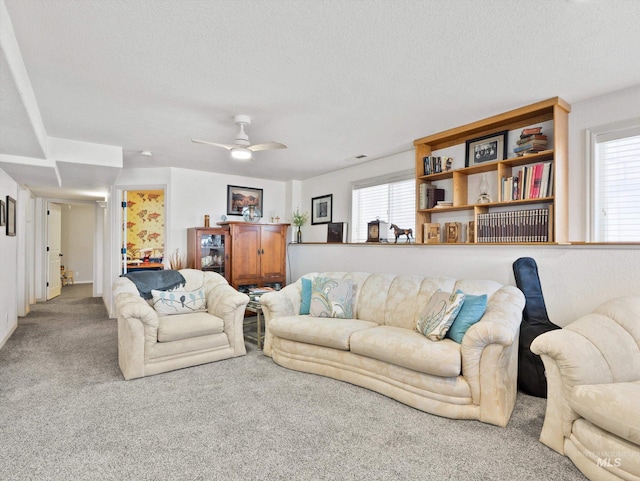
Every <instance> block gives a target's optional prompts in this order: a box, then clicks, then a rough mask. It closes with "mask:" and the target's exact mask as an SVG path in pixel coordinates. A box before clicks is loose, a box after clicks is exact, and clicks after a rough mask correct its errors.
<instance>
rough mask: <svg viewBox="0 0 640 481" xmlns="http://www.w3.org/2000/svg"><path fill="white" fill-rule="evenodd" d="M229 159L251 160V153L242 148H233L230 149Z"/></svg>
mask: <svg viewBox="0 0 640 481" xmlns="http://www.w3.org/2000/svg"><path fill="white" fill-rule="evenodd" d="M231 157H233V158H234V159H236V160H249V159H251V151H250V150H249V149H245V148H244V147H234V148H233V149H231Z"/></svg>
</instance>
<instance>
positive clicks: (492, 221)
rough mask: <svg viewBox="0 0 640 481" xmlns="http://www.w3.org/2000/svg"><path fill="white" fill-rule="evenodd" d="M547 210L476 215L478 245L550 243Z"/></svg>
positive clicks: (549, 223) (548, 214)
mask: <svg viewBox="0 0 640 481" xmlns="http://www.w3.org/2000/svg"><path fill="white" fill-rule="evenodd" d="M549 217H550V212H549V208H548V207H546V208H540V209H529V210H514V211H510V212H489V213H486V214H478V239H477V242H479V243H486V242H499V243H506V242H551V241H552V240H553V239H552V237H551V233H550V230H549V226H550V225H551V222H550V219H549Z"/></svg>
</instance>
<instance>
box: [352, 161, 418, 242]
mask: <svg viewBox="0 0 640 481" xmlns="http://www.w3.org/2000/svg"><path fill="white" fill-rule="evenodd" d="M415 176H416V173H415V170H414V169H407V170H401V171H398V172H393V173H389V174H384V175H380V176H376V177H370V178H367V179H360V180H354V181H353V182H351V199H350V203H349V219H350V221H351V224H352V225H351V228H350V229H349V242H351V243H361V242H359V241H356V240H355V238H356V225H355V223H354V222H353V216H354V212H353V192H354V191H355V190H357V189H364V188H367V187H374V186H377V185H383V184H392V183H394V182H404V181H408V180H412V181H413V182H414V188H415ZM412 212H413V215H414V221H413V222H414V223H415V193H414V208H413V210H412ZM372 220H373V219H372ZM365 241H366V236H365Z"/></svg>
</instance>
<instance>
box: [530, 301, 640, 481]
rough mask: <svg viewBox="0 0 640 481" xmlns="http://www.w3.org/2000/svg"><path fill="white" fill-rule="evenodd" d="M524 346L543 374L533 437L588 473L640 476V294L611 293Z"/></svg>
mask: <svg viewBox="0 0 640 481" xmlns="http://www.w3.org/2000/svg"><path fill="white" fill-rule="evenodd" d="M531 350H532V351H533V352H534V353H536V354H539V355H540V356H541V357H542V361H543V362H544V366H545V371H546V375H547V386H548V389H547V412H546V415H545V419H544V425H543V427H542V433H541V434H540V441H542V442H543V443H544V444H546V445H547V446H549V447H551V448H552V449H554V450H556V451H558V452H559V453H561V454H564V455H566V456H567V457H569V458H570V459H571V460H572V461H573V463H574V464H575V465H576V466H577V467H578V469H580V471H582V473H584V475H585V476H587V477H588V478H589V479H592V480H598V481H601V480H602V481H608V480H621V479H624V480H636V481H637V480H640V297H626V298H618V299H614V300H611V301H609V302H607V303H605V304H603V305H602V306H600V307H599V308H598V309H596V310H595V311H594V312H593V313H591V314H588V315H586V316H584V317H581V318H580V319H578V320H576V321H574V322H572V323H571V324H569V325H567V326H566V327H564V328H563V329H560V330H555V331H551V332H547V333H544V334H542V335H540V336H538V337H537V338H536V339H535V340H534V341H533V343H532V344H531Z"/></svg>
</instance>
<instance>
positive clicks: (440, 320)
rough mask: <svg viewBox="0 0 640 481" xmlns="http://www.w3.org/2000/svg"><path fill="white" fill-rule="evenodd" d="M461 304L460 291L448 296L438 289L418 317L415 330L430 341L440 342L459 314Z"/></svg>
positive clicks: (461, 293)
mask: <svg viewBox="0 0 640 481" xmlns="http://www.w3.org/2000/svg"><path fill="white" fill-rule="evenodd" d="M463 302H464V293H463V292H462V291H460V290H458V291H456V292H454V293H452V294H449V293H448V292H443V291H441V290H440V289H438V290H437V291H436V292H434V293H433V295H432V296H431V299H429V302H428V303H427V305H426V307H425V308H424V311H423V312H422V314H421V315H420V318H419V319H418V322H417V323H416V329H417V330H418V332H421V333H422V334H424V335H425V336H426V337H427V339H429V340H431V341H441V340H442V339H443V338H444V336H445V335H446V334H447V331H448V330H449V328H450V327H451V324H453V321H454V320H455V318H456V316H457V315H458V312H460V309H461V308H462V304H463Z"/></svg>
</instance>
